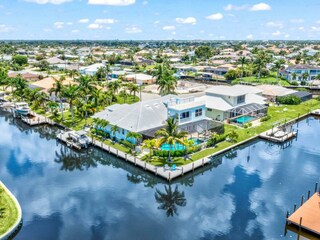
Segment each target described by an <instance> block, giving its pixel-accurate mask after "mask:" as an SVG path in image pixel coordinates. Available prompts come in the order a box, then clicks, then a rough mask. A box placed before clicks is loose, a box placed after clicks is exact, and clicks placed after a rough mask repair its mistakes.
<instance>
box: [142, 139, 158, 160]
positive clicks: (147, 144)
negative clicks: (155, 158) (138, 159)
mask: <svg viewBox="0 0 320 240" xmlns="http://www.w3.org/2000/svg"><path fill="white" fill-rule="evenodd" d="M155 147H156V139H146V140H144V141H143V143H142V149H146V148H147V149H149V158H151V156H152V150H153V148H155Z"/></svg>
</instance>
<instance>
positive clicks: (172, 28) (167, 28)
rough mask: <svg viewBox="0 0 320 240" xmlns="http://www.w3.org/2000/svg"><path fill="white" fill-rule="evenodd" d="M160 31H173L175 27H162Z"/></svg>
mask: <svg viewBox="0 0 320 240" xmlns="http://www.w3.org/2000/svg"><path fill="white" fill-rule="evenodd" d="M162 29H163V30H175V29H176V27H175V26H164V27H163V28H162Z"/></svg>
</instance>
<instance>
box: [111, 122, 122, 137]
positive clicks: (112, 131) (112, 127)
mask: <svg viewBox="0 0 320 240" xmlns="http://www.w3.org/2000/svg"><path fill="white" fill-rule="evenodd" d="M119 131H120V128H119V127H118V126H117V125H112V126H111V133H112V135H113V138H114V139H115V138H116V134H117V132H119Z"/></svg>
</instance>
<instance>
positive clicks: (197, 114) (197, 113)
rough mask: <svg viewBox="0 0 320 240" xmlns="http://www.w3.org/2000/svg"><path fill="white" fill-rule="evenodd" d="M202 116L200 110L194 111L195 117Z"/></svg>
mask: <svg viewBox="0 0 320 240" xmlns="http://www.w3.org/2000/svg"><path fill="white" fill-rule="evenodd" d="M200 116H202V108H199V109H196V117H200Z"/></svg>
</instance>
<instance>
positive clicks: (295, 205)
mask: <svg viewBox="0 0 320 240" xmlns="http://www.w3.org/2000/svg"><path fill="white" fill-rule="evenodd" d="M296 209H297V204H294V206H293V212H295V211H296Z"/></svg>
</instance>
